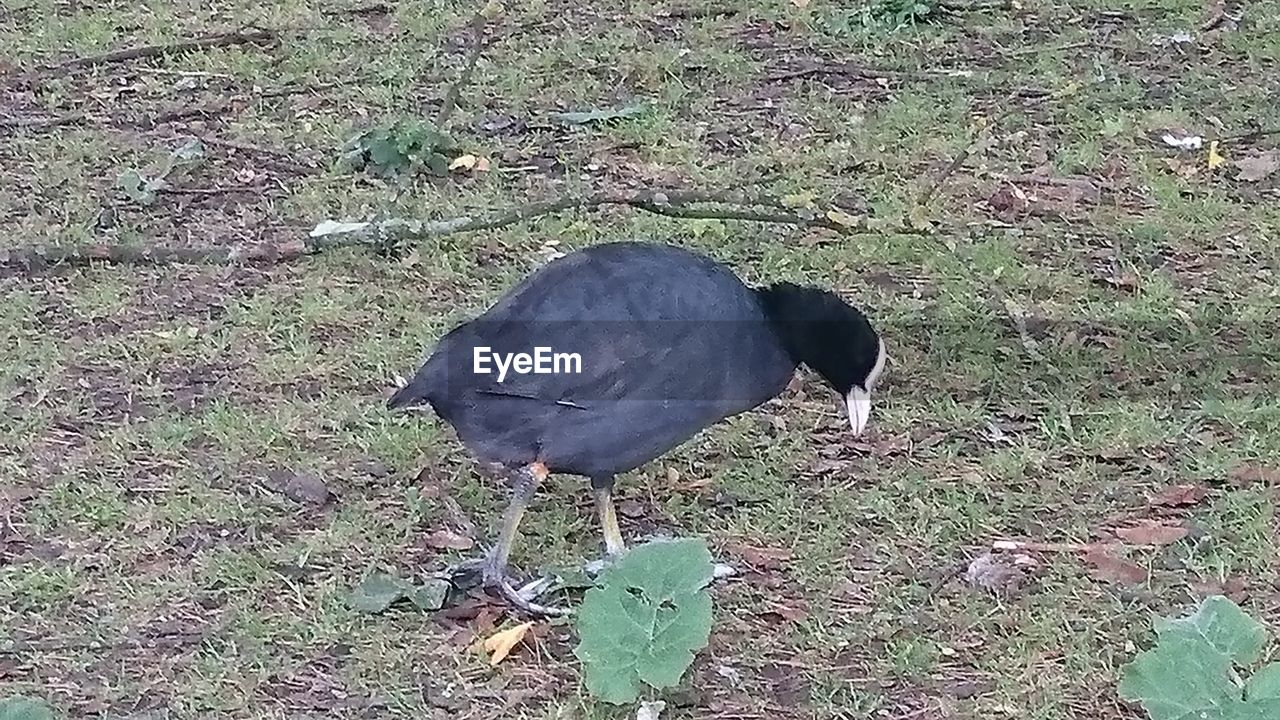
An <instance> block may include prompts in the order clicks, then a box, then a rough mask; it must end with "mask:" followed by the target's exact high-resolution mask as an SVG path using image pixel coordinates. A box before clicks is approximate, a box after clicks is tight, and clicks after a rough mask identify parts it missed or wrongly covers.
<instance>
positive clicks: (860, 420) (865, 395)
mask: <svg viewBox="0 0 1280 720" xmlns="http://www.w3.org/2000/svg"><path fill="white" fill-rule="evenodd" d="M844 403H845V406H846V407H847V408H848V409H849V426H850V427H852V428H853V434H854V435H861V434H862V430H863V429H864V428H865V427H866V426H867V420H869V419H870V418H871V393H869V392H867V391H866V390H863V389H862V388H860V387H856V386H855V387H854V388H853V389H852V390H850V391H849V394H848V395H846V396H845V398H844Z"/></svg>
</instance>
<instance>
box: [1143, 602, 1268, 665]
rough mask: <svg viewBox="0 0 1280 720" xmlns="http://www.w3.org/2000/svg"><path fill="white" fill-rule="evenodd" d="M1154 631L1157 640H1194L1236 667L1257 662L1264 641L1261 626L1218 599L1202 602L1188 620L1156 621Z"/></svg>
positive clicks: (1234, 606)
mask: <svg viewBox="0 0 1280 720" xmlns="http://www.w3.org/2000/svg"><path fill="white" fill-rule="evenodd" d="M1155 629H1156V634H1157V635H1159V636H1160V639H1161V640H1164V639H1165V638H1169V639H1174V638H1186V639H1198V640H1201V641H1203V642H1204V644H1205V645H1207V646H1208V647H1210V648H1212V649H1213V650H1214V651H1216V652H1218V653H1220V654H1221V655H1222V656H1223V657H1224V658H1226V659H1227V660H1228V661H1229V662H1235V663H1240V664H1246V663H1251V662H1253V661H1255V660H1257V659H1258V656H1259V654H1260V653H1261V652H1262V646H1263V645H1264V644H1265V643H1266V641H1267V632H1266V630H1264V629H1263V627H1262V625H1260V624H1259V623H1258V621H1256V620H1254V619H1253V618H1251V617H1249V616H1248V615H1245V614H1244V611H1243V610H1241V609H1240V608H1239V606H1237V605H1236V604H1235V603H1233V602H1231V600H1230V599H1228V598H1226V597H1223V596H1221V595H1215V596H1213V597H1209V598H1206V599H1205V600H1204V602H1202V603H1201V604H1200V607H1199V608H1197V609H1196V611H1195V612H1194V613H1192V614H1191V615H1189V616H1188V617H1185V618H1177V619H1174V620H1169V619H1166V618H1157V619H1156V621H1155Z"/></svg>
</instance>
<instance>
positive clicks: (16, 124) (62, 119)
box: [0, 112, 87, 130]
mask: <svg viewBox="0 0 1280 720" xmlns="http://www.w3.org/2000/svg"><path fill="white" fill-rule="evenodd" d="M86 117H87V116H86V115H85V114H84V113H81V112H70V113H63V114H62V115H54V116H52V117H12V118H4V119H3V120H0V128H15V129H16V128H25V129H27V130H44V129H46V128H52V127H59V126H62V125H74V124H76V123H78V122H83V121H84V120H85V119H86Z"/></svg>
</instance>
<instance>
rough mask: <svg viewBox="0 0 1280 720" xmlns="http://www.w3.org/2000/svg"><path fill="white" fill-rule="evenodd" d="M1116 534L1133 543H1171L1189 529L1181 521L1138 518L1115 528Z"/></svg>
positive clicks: (1176, 540) (1184, 534)
mask: <svg viewBox="0 0 1280 720" xmlns="http://www.w3.org/2000/svg"><path fill="white" fill-rule="evenodd" d="M1115 532H1116V536H1117V537H1119V538H1120V539H1121V540H1124V541H1125V542H1130V543H1133V544H1135V545H1171V544H1173V543H1176V542H1178V541H1179V540H1181V539H1182V538H1184V537H1186V536H1187V533H1189V532H1190V529H1188V528H1187V526H1186V525H1183V524H1182V523H1163V522H1160V521H1158V520H1139V521H1138V522H1137V524H1135V525H1131V526H1129V527H1121V528H1116V530H1115Z"/></svg>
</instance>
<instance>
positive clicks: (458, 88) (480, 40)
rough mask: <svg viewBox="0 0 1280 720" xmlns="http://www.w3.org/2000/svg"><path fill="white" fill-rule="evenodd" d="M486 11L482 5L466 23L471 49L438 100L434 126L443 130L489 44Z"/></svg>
mask: <svg viewBox="0 0 1280 720" xmlns="http://www.w3.org/2000/svg"><path fill="white" fill-rule="evenodd" d="M487 11H488V8H487V7H486V6H482V7H481V8H480V10H478V11H477V12H476V14H475V16H474V17H472V18H471V22H470V23H469V24H468V25H467V27H468V28H469V30H470V31H471V49H470V51H468V53H467V57H466V60H464V61H463V64H462V72H460V73H459V74H458V79H457V80H456V81H454V83H453V84H452V85H450V86H449V89H448V90H446V91H445V93H444V99H443V100H442V101H441V102H440V112H439V114H438V115H436V128H437V129H439V130H441V131H443V130H444V126H445V123H447V122H449V118H450V117H451V116H452V115H453V111H454V108H456V107H457V106H458V101H459V100H460V99H461V98H462V89H463V88H465V87H466V86H467V85H470V84H471V76H472V75H474V74H475V71H476V64H477V63H479V62H480V55H481V54H482V53H483V52H484V50H485V48H486V47H488V45H489V43H488V42H487V41H486V39H485V34H484V28H485V25H486V24H487V23H488V20H489V16H488V14H487Z"/></svg>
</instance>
